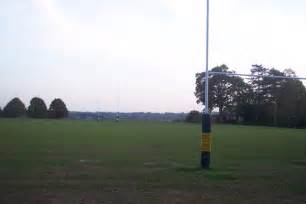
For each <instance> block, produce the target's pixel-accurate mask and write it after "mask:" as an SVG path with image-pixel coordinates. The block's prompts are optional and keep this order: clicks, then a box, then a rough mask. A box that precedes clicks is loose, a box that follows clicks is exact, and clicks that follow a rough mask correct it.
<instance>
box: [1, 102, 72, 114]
mask: <svg viewBox="0 0 306 204" xmlns="http://www.w3.org/2000/svg"><path fill="white" fill-rule="evenodd" d="M0 116H2V117H6V118H18V117H25V116H27V117H30V118H53V119H60V118H65V117H67V116H68V109H67V107H66V104H65V103H64V101H63V100H62V99H59V98H56V99H54V100H53V101H52V102H51V104H50V106H49V109H48V108H47V106H46V103H45V102H44V100H43V99H41V98H38V97H34V98H32V99H31V101H30V105H29V107H28V108H26V106H25V105H24V103H23V102H22V101H21V100H20V99H19V98H13V99H12V100H11V101H9V102H8V103H7V105H6V106H5V107H4V108H3V110H2V109H1V108H0Z"/></svg>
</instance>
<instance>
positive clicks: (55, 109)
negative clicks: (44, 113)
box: [49, 98, 68, 118]
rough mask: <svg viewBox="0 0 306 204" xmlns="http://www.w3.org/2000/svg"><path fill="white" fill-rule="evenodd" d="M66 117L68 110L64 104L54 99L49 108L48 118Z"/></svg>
mask: <svg viewBox="0 0 306 204" xmlns="http://www.w3.org/2000/svg"><path fill="white" fill-rule="evenodd" d="M67 116H68V110H67V107H66V105H65V103H64V102H63V101H62V100H61V99H59V98H57V99H54V100H53V101H52V102H51V104H50V107H49V117H50V118H66V117H67Z"/></svg>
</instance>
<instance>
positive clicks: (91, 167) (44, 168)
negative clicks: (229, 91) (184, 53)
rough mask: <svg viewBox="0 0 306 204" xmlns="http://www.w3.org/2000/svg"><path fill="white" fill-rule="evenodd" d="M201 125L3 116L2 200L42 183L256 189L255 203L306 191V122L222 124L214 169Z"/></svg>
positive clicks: (226, 191)
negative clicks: (207, 164) (305, 126)
mask: <svg viewBox="0 0 306 204" xmlns="http://www.w3.org/2000/svg"><path fill="white" fill-rule="evenodd" d="M200 131H201V129H200V126H199V125H192V124H183V123H159V122H140V121H138V122H120V123H114V122H103V123H101V122H100V123H98V122H95V121H55V120H54V121H53V120H26V119H24V120H22V119H18V120H13V119H12V120H9V119H1V120H0V161H1V162H0V197H4V198H5V199H6V200H2V202H1V203H5V202H7V203H14V202H16V203H18V202H19V201H20V200H27V199H28V200H30V201H32V202H34V200H35V198H34V197H31V196H30V195H31V194H33V195H34V194H35V193H37V192H38V193H39V194H41V192H40V190H41V189H42V188H47V189H49V190H48V191H49V192H51V193H52V192H53V194H55V195H57V196H58V194H57V193H56V192H58V191H59V190H60V191H61V192H62V191H64V192H67V193H66V194H65V195H71V197H73V196H72V195H74V196H77V195H79V194H80V192H84V191H85V192H87V191H88V192H91V191H97V189H100V188H103V189H105V188H106V189H107V188H109V187H111V188H114V189H121V190H122V189H124V191H125V192H126V193H127V192H129V193H128V194H129V195H134V194H135V195H134V196H135V197H141V196H143V194H139V192H140V193H141V192H143V191H150V192H151V193H152V192H155V193H153V197H151V198H150V199H149V200H150V201H152V202H153V201H156V202H157V203H158V202H161V201H165V200H167V199H169V196H170V197H171V194H170V195H168V194H166V195H167V196H168V197H166V198H163V197H160V198H159V199H158V200H154V198H155V197H156V196H157V194H158V195H159V191H162V190H163V189H164V190H166V189H168V190H169V189H172V190H176V191H180V192H181V194H180V195H181V196H182V195H185V194H182V192H188V195H189V194H190V195H194V196H196V195H198V194H201V192H202V191H205V192H209V193H210V194H209V195H211V196H218V197H220V196H221V197H222V196H224V200H225V201H226V200H227V201H229V202H230V201H235V202H237V201H242V200H243V199H252V198H253V197H252V195H253V194H252V193H251V192H256V194H258V198H257V197H256V199H255V198H254V200H253V201H254V203H257V201H258V203H260V202H261V201H260V199H259V198H263V199H264V198H267V196H266V193H267V192H268V193H269V195H270V198H269V196H268V198H267V199H268V200H270V201H271V202H273V201H279V200H275V199H279V198H283V197H284V196H285V197H286V199H287V200H286V202H288V199H291V201H292V202H293V203H294V202H297V201H300V200H295V199H304V198H305V195H306V130H297V129H285V128H271V127H253V126H238V125H237V126H234V125H214V126H213V152H212V169H211V170H209V171H207V170H206V171H203V170H201V168H200V166H199V159H200V158H199V147H200V134H201V132H200ZM29 189H31V190H29ZM201 189H202V190H201ZM203 189H205V190H203ZM1 190H2V192H3V194H2V195H1ZM22 191H25V192H27V191H30V193H28V194H26V195H23V194H22V195H21V194H20V192H22ZM101 191H102V192H104V194H103V193H102V195H109V194H107V191H104V190H101ZM72 192H73V193H72ZM115 192H116V190H115ZM135 192H137V193H135ZM112 193H113V192H112ZM133 193H134V194H133ZM11 194H12V195H15V194H16V195H15V196H13V197H14V199H13V198H11V197H8V195H11ZM120 195H121V196H122V195H125V194H123V193H121V194H120ZM140 195H141V196H140ZM209 195H208V198H209ZM282 196H283V197H282ZM157 197H159V196H157ZM185 197H186V198H185ZM185 197H183V198H182V201H185V202H192V201H191V200H190V199H191V198H189V197H188V196H187V194H186V196H185ZM104 198H105V197H104ZM18 199H19V200H18ZM33 199H34V200H33ZM105 199H106V198H105ZM114 199H115V198H112V197H111V198H109V199H106V200H114ZM0 201H1V198H0ZM9 201H11V202H9ZM135 202H136V203H137V202H138V203H143V202H146V203H148V199H147V198H143V197H141V198H139V199H138V198H135V199H134V200H133V199H132V203H135ZM63 203H65V202H64V201H63ZM67 203H69V202H67ZM72 203H73V202H72ZM97 203H98V202H97ZM115 203H116V202H115ZM117 203H120V201H118V202H117ZM170 203H171V202H170ZM251 203H252V202H251Z"/></svg>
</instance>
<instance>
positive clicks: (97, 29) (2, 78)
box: [0, 0, 306, 112]
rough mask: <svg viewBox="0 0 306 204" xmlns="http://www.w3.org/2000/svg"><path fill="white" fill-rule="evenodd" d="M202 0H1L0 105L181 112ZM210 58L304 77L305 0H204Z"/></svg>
mask: <svg viewBox="0 0 306 204" xmlns="http://www.w3.org/2000/svg"><path fill="white" fill-rule="evenodd" d="M205 9H206V8H205V1H204V0H154V1H152V0H1V1H0V106H2V107H3V106H4V105H5V104H6V103H7V102H8V101H9V100H10V99H11V98H13V97H15V96H17V97H20V98H21V99H22V100H23V101H24V102H25V103H26V105H28V104H29V100H30V99H31V98H32V97H34V96H39V97H41V98H43V99H44V100H45V101H46V102H47V103H50V101H51V100H52V99H53V98H55V97H59V98H62V99H63V100H64V101H65V102H66V104H67V106H68V108H69V109H70V110H79V111H118V110H119V111H125V112H134V111H152V112H183V111H184V112H186V111H189V110H191V109H201V106H198V105H197V104H196V103H195V101H196V100H195V97H194V94H193V92H194V89H195V73H197V72H201V71H202V70H203V69H204V64H205V58H204V56H205V53H204V51H205V49H204V48H205V42H204V39H205V15H206V14H205ZM210 34H211V40H210V43H211V53H210V67H214V66H216V65H221V64H227V65H228V66H229V67H230V68H231V69H235V70H236V71H238V72H242V73H249V70H250V68H251V65H252V64H255V63H258V64H263V65H264V66H267V67H275V68H278V69H280V70H283V69H286V68H292V69H293V70H295V71H296V72H297V74H298V75H300V76H306V1H305V0H291V1H288V0H230V1H229V0H211V32H210Z"/></svg>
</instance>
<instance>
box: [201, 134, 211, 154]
mask: <svg viewBox="0 0 306 204" xmlns="http://www.w3.org/2000/svg"><path fill="white" fill-rule="evenodd" d="M211 142H212V136H211V134H210V133H203V134H202V139H201V151H202V152H211Z"/></svg>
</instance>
